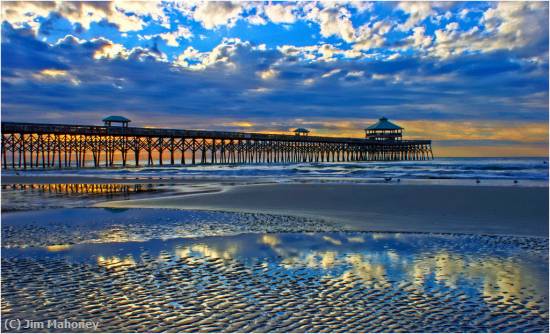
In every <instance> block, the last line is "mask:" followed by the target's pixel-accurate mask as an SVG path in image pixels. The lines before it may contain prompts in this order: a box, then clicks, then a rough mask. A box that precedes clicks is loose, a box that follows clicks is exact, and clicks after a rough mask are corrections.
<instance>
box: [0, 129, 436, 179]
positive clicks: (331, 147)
mask: <svg viewBox="0 0 550 334" xmlns="http://www.w3.org/2000/svg"><path fill="white" fill-rule="evenodd" d="M1 146H2V166H3V167H4V168H5V169H7V168H13V169H17V168H23V169H25V168H64V167H77V168H80V167H113V166H125V167H128V166H136V167H138V166H144V165H146V166H153V165H166V164H169V165H176V164H177V165H185V164H230V163H296V162H337V161H380V160H427V159H433V153H432V149H431V140H400V141H374V140H367V139H362V138H341V137H319V136H296V135H283V134H264V133H246V132H227V131H202V130H177V129H154V128H137V127H115V126H95V125H71V124H38V123H16V122H2V142H1Z"/></svg>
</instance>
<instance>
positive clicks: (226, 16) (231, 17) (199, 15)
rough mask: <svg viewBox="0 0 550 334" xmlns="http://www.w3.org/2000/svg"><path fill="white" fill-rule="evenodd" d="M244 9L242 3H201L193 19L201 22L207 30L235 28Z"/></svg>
mask: <svg viewBox="0 0 550 334" xmlns="http://www.w3.org/2000/svg"><path fill="white" fill-rule="evenodd" d="M242 10H243V8H242V6H241V4H240V3H233V2H230V1H205V2H200V3H199V4H198V5H197V6H196V8H195V10H194V12H193V19H195V20H196V21H198V22H200V23H201V24H202V25H203V26H204V27H205V28H206V29H213V28H218V27H220V26H230V27H231V26H233V25H234V24H235V23H236V22H237V20H238V19H239V18H240V17H241V16H240V14H241V12H242Z"/></svg>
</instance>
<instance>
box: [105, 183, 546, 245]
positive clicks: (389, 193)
mask: <svg viewBox="0 0 550 334" xmlns="http://www.w3.org/2000/svg"><path fill="white" fill-rule="evenodd" d="M98 206H102V207H117V208H122V207H123V208H174V209H199V210H223V211H237V212H261V213H269V214H284V215H297V216H307V217H316V218H323V219H324V220H329V221H332V222H333V223H334V224H339V225H340V226H341V227H342V228H343V229H346V230H348V229H349V230H358V231H395V232H440V233H446V232H452V233H476V234H506V235H528V236H541V237H548V188H547V187H546V188H544V187H531V188H530V187H491V186H477V185H476V186H431V185H415V186H410V185H398V184H391V185H383V184H370V185H354V184H268V185H247V186H235V187H231V188H229V189H227V190H225V191H222V192H218V193H209V194H196V195H185V196H172V197H162V198H148V199H142V200H129V201H113V202H106V203H100V204H98Z"/></svg>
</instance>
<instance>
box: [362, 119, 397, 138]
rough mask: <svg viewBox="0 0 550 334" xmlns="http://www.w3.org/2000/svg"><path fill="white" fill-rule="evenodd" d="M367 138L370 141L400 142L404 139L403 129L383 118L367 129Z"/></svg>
mask: <svg viewBox="0 0 550 334" xmlns="http://www.w3.org/2000/svg"><path fill="white" fill-rule="evenodd" d="M365 136H366V138H367V139H368V140H378V141H400V140H401V139H402V137H403V128H402V127H400V126H399V125H397V124H394V123H392V122H390V121H389V120H388V119H387V118H386V117H382V118H380V119H379V120H378V122H376V123H375V124H373V125H371V126H369V127H367V128H366V129H365Z"/></svg>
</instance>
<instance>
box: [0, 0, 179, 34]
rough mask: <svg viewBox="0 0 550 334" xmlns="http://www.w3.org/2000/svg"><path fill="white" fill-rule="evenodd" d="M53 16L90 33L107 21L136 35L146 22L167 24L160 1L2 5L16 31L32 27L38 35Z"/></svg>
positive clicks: (18, 3) (21, 2)
mask: <svg viewBox="0 0 550 334" xmlns="http://www.w3.org/2000/svg"><path fill="white" fill-rule="evenodd" d="M52 14H56V15H57V16H58V17H61V18H65V19H67V20H68V21H69V22H71V23H72V24H78V25H80V26H81V27H82V28H84V29H89V28H90V25H91V24H92V23H94V22H101V21H106V22H109V23H112V24H114V25H116V26H117V27H118V30H119V31H121V32H125V31H136V30H140V29H142V28H143V27H144V26H145V25H146V22H145V20H144V19H145V18H149V19H151V20H153V21H156V22H159V23H161V24H166V22H167V21H168V18H167V16H166V15H165V14H164V11H163V8H162V6H161V2H160V1H117V2H110V1H109V2H103V1H101V2H96V1H89V2H84V1H58V2H42V1H36V2H32V1H31V2H26V1H25V2H24V1H8V2H3V3H2V19H3V20H5V21H6V22H9V23H11V24H12V25H13V26H15V27H24V26H29V27H31V28H32V29H33V31H35V32H36V31H38V28H39V26H40V23H39V19H40V18H47V17H49V16H50V15H52Z"/></svg>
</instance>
